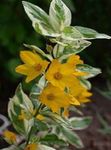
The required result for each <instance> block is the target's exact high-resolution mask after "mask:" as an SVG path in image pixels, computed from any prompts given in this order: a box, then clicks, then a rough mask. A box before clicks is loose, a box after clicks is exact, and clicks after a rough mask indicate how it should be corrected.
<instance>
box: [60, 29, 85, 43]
mask: <svg viewBox="0 0 111 150" xmlns="http://www.w3.org/2000/svg"><path fill="white" fill-rule="evenodd" d="M62 38H63V39H65V40H72V41H74V40H77V39H82V38H83V35H82V34H81V33H80V32H79V31H78V30H77V29H76V28H75V27H72V26H70V27H65V28H64V30H63V32H62Z"/></svg>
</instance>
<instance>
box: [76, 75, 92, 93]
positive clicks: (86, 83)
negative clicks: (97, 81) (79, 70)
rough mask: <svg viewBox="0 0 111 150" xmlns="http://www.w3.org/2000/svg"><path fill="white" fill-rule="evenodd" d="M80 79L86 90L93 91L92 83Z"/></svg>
mask: <svg viewBox="0 0 111 150" xmlns="http://www.w3.org/2000/svg"><path fill="white" fill-rule="evenodd" d="M78 79H79V80H80V82H81V84H82V85H83V86H84V87H85V88H86V89H88V90H90V89H91V87H92V86H91V83H90V82H89V81H88V80H86V79H84V77H79V78H78Z"/></svg>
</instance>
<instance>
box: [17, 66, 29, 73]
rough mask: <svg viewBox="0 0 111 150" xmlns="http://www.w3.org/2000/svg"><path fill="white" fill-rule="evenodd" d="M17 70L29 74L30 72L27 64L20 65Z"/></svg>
mask: <svg viewBox="0 0 111 150" xmlns="http://www.w3.org/2000/svg"><path fill="white" fill-rule="evenodd" d="M15 71H16V72H17V73H20V74H23V75H27V74H28V73H29V67H28V66H27V65H26V64H23V65H19V66H18V67H16V69H15Z"/></svg>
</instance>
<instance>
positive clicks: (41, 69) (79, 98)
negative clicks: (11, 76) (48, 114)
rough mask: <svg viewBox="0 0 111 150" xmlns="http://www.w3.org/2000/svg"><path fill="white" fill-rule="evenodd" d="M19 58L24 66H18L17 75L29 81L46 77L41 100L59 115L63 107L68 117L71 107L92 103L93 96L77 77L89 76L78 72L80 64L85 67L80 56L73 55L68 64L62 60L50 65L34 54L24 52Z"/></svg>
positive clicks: (55, 60)
mask: <svg viewBox="0 0 111 150" xmlns="http://www.w3.org/2000/svg"><path fill="white" fill-rule="evenodd" d="M20 57H21V60H22V61H23V62H24V64H22V65H19V66H18V67H17V68H16V72H18V73H21V74H23V75H26V76H27V77H26V82H30V81H31V80H33V79H35V78H36V77H37V76H39V75H41V74H44V75H45V78H46V80H47V81H48V83H47V85H46V86H45V87H44V89H43V90H42V92H41V94H40V96H39V100H40V101H41V102H42V103H43V104H45V105H46V106H47V107H49V108H50V109H51V110H52V111H53V112H56V113H60V108H63V109H64V114H67V109H68V108H69V106H70V105H80V104H81V103H85V102H88V101H90V100H89V98H88V97H90V96H91V95H92V94H91V93H90V92H88V91H87V89H86V88H85V87H83V86H82V85H81V83H80V81H79V80H78V77H80V76H85V75H86V74H87V73H86V72H81V71H79V70H77V65H78V64H83V61H82V60H81V59H80V57H79V56H78V55H71V56H70V57H69V58H68V59H67V61H66V62H65V63H61V62H60V61H59V59H53V60H52V62H48V61H46V60H44V59H42V58H41V57H40V56H39V55H38V54H36V53H33V52H31V51H21V52H20Z"/></svg>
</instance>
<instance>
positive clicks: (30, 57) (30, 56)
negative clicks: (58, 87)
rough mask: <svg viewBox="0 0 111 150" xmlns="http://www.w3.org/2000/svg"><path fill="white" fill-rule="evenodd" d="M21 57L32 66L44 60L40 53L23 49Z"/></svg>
mask: <svg viewBox="0 0 111 150" xmlns="http://www.w3.org/2000/svg"><path fill="white" fill-rule="evenodd" d="M20 58H21V59H22V61H23V62H24V63H26V64H28V65H31V66H32V65H34V64H36V63H37V62H40V61H41V60H42V59H41V57H40V56H39V55H37V54H34V53H33V52H31V51H21V52H20Z"/></svg>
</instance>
